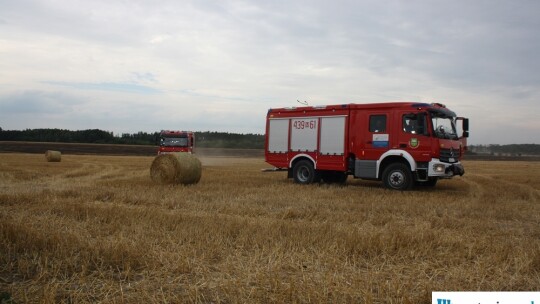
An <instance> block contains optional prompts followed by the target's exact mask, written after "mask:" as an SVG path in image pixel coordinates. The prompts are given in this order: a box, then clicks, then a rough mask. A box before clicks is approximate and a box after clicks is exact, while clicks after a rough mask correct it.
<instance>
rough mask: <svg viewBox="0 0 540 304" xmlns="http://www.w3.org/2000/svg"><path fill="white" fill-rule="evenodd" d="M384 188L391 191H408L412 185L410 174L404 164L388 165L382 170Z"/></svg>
mask: <svg viewBox="0 0 540 304" xmlns="http://www.w3.org/2000/svg"><path fill="white" fill-rule="evenodd" d="M382 178H383V183H384V186H385V187H386V188H388V189H393V190H401V191H403V190H409V189H410V188H411V187H412V185H413V179H412V173H411V170H409V167H408V166H407V165H406V164H404V163H395V164H390V165H388V167H386V169H384V172H383V175H382Z"/></svg>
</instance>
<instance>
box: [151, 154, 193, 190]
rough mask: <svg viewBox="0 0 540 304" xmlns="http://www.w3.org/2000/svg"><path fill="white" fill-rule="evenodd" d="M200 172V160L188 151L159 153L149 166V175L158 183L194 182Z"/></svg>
mask: <svg viewBox="0 0 540 304" xmlns="http://www.w3.org/2000/svg"><path fill="white" fill-rule="evenodd" d="M201 174H202V166H201V162H200V161H199V159H198V158H197V157H195V156H194V155H192V154H190V153H171V154H160V155H158V156H156V158H155V159H154V161H153V162H152V166H151V168H150V177H151V178H152V180H153V181H154V182H156V183H158V184H196V183H198V182H199V180H200V179H201Z"/></svg>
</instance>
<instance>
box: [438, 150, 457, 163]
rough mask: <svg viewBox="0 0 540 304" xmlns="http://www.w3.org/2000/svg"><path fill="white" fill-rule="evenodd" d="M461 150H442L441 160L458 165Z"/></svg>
mask: <svg viewBox="0 0 540 304" xmlns="http://www.w3.org/2000/svg"><path fill="white" fill-rule="evenodd" d="M460 156H461V155H460V152H459V149H453V148H450V149H441V156H440V158H439V159H440V160H441V161H442V162H445V163H456V162H457V161H458V160H459V158H460Z"/></svg>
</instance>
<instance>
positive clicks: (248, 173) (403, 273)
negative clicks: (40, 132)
mask: <svg viewBox="0 0 540 304" xmlns="http://www.w3.org/2000/svg"><path fill="white" fill-rule="evenodd" d="M152 160H153V157H148V156H98V155H62V161H61V162H59V163H47V162H46V161H45V158H44V156H43V155H38V154H21V153H5V154H0V294H1V297H0V302H1V301H2V300H4V302H8V301H12V303H62V302H63V303H86V302H88V303H94V302H101V303H184V302H202V303H305V302H312V303H320V302H325V303H341V302H349V303H430V301H431V291H442V290H482V291H493V290H507V291H516V290H533V291H534V290H538V288H539V286H540V162H482V161H465V162H464V165H465V168H466V174H465V176H463V177H461V178H455V179H453V180H449V181H442V182H440V183H439V184H438V185H437V187H436V188H434V189H415V190H413V191H409V192H395V191H389V190H385V189H383V188H382V186H381V184H380V183H378V182H367V181H361V180H354V179H352V178H349V180H348V182H347V186H335V185H310V186H300V185H296V184H294V183H293V182H292V181H291V180H287V179H286V174H285V173H283V172H281V173H261V172H260V169H261V168H267V167H268V165H266V164H265V163H264V161H263V160H262V159H261V158H233V157H202V158H201V160H202V162H203V176H202V179H201V181H200V183H199V184H196V185H192V186H181V185H176V186H168V185H167V186H164V185H157V184H154V183H152V181H151V179H150V174H149V168H150V164H151V162H152Z"/></svg>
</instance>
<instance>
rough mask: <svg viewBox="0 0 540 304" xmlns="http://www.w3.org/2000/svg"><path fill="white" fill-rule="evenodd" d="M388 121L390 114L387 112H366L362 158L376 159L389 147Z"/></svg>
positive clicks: (389, 124)
mask: <svg viewBox="0 0 540 304" xmlns="http://www.w3.org/2000/svg"><path fill="white" fill-rule="evenodd" d="M390 122H391V115H390V114H389V113H375V112H373V113H369V114H368V117H367V126H366V127H367V129H366V133H365V134H366V136H364V140H365V149H364V152H363V153H362V157H361V158H362V159H366V160H378V159H379V157H381V155H382V154H383V153H384V152H386V151H387V150H388V149H390V128H391V123H390Z"/></svg>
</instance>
